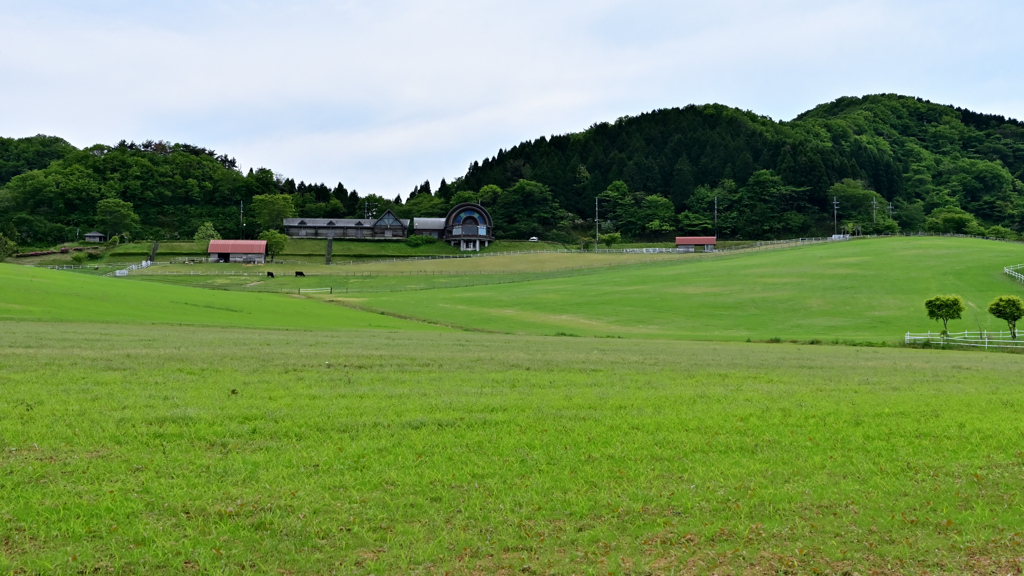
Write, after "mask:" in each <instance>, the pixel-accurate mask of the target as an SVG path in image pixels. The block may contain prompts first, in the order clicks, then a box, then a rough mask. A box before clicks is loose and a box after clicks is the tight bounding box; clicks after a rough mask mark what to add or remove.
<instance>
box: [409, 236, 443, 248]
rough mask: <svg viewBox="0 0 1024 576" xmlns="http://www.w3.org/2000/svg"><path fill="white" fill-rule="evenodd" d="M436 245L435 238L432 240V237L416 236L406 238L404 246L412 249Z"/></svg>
mask: <svg viewBox="0 0 1024 576" xmlns="http://www.w3.org/2000/svg"><path fill="white" fill-rule="evenodd" d="M436 243H437V238H434V237H433V236H419V235H416V236H409V237H408V238H406V239H405V244H406V246H410V247H412V248H419V247H420V246H426V245H427V244H436Z"/></svg>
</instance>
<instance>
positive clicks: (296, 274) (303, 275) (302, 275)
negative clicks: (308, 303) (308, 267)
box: [295, 272, 306, 278]
mask: <svg viewBox="0 0 1024 576" xmlns="http://www.w3.org/2000/svg"><path fill="white" fill-rule="evenodd" d="M299 276H301V277H303V278H305V277H306V275H305V274H303V273H302V272H296V273H295V277H296V278H298V277H299Z"/></svg>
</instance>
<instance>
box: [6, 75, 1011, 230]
mask: <svg viewBox="0 0 1024 576" xmlns="http://www.w3.org/2000/svg"><path fill="white" fill-rule="evenodd" d="M1022 178H1024V123H1021V122H1018V121H1015V120H1012V119H1007V118H1004V117H1002V116H993V115H985V114H979V113H975V112H971V111H969V110H964V109H960V108H953V107H950V106H943V105H938V104H933V103H931V102H928V101H925V100H921V99H918V98H910V97H904V96H897V95H876V96H866V97H863V98H841V99H839V100H836V101H834V102H830V103H828V104H824V105H821V106H818V107H816V108H814V109H813V110H810V111H808V112H805V113H804V114H801V115H800V116H799V117H797V118H796V119H795V120H792V121H789V122H778V121H775V120H772V119H771V118H768V117H765V116H759V115H757V114H754V113H753V112H749V111H742V110H738V109H735V108H729V107H726V106H722V105H717V104H711V105H703V106H687V107H685V108H672V109H664V110H656V111H653V112H650V113H646V114H641V115H639V116H636V117H623V118H620V119H618V120H616V121H615V122H613V123H599V124H595V125H594V126H592V127H590V128H589V129H587V130H586V131H584V132H580V133H573V134H565V135H558V136H552V137H550V138H546V137H542V138H538V139H536V140H532V141H528V142H523V143H521V144H519V145H517V146H515V147H513V148H511V149H509V150H499V151H498V153H497V154H496V155H495V156H493V157H491V158H486V159H484V160H483V161H479V162H473V164H472V165H471V166H470V167H469V169H468V170H467V172H466V173H465V174H463V175H461V176H459V177H457V178H455V179H454V180H452V181H451V182H448V181H446V180H442V181H441V182H440V184H439V185H438V186H437V187H436V188H434V187H432V186H431V183H430V182H429V181H425V182H423V183H422V184H419V185H417V186H415V187H414V189H413V190H412V191H410V192H409V193H408V194H406V196H405V199H404V200H403V198H402V196H401V195H398V196H396V197H394V198H386V197H383V196H379V195H375V194H368V195H366V196H362V195H360V194H359V193H358V192H357V191H356V190H349V189H347V188H346V187H345V186H344V185H343V184H341V183H338V184H337V185H334V186H329V185H326V184H323V183H306V182H303V181H299V182H298V183H296V181H295V180H294V179H292V178H288V177H284V176H282V175H279V174H276V173H275V172H274V171H272V170H271V169H268V168H260V169H256V170H249V171H247V172H242V171H239V170H238V168H237V165H236V162H235V160H234V159H233V158H230V157H228V156H227V155H224V154H218V153H217V152H215V151H213V150H208V149H205V148H201V147H197V146H193V145H189V144H170V143H167V142H162V141H147V142H143V143H141V144H135V143H134V142H125V141H122V142H119V143H118V144H117V145H115V146H106V145H96V146H92V147H89V148H85V149H81V150H79V149H77V148H75V147H74V146H71V145H70V144H69V143H67V142H66V141H64V140H62V139H60V138H57V137H53V136H35V137H31V138H21V139H9V138H0V235H3V236H4V237H5V239H6V240H7V241H8V242H17V243H19V244H22V245H25V246H41V245H52V244H56V243H61V242H67V241H72V240H75V239H76V238H78V237H80V236H81V234H84V233H85V232H87V231H88V230H86V229H93V228H95V229H98V230H100V231H101V232H105V233H111V234H118V235H122V236H127V237H129V238H135V239H154V240H162V239H190V238H194V237H195V236H196V235H197V233H198V232H200V231H201V229H202V230H203V231H204V232H203V234H201V235H204V236H208V235H209V229H212V230H213V231H214V233H217V234H220V235H222V236H224V237H243V236H244V237H249V238H254V237H256V236H257V235H258V234H260V233H262V232H264V231H267V230H274V229H278V230H279V229H280V228H281V223H280V218H281V217H283V216H282V215H288V216H299V217H306V218H318V217H321V218H344V217H349V218H367V217H370V218H372V217H376V216H379V215H380V214H382V213H383V212H384V211H385V210H388V209H390V210H393V211H394V212H395V213H396V214H397V215H398V216H399V217H401V218H415V217H440V216H444V215H445V214H446V213H447V211H448V210H449V209H450V208H451V207H452V206H454V205H455V204H458V203H460V202H465V201H474V202H479V203H481V204H483V205H484V206H485V207H487V208H488V209H489V210H490V211H491V213H492V216H493V217H494V220H495V232H496V234H497V235H498V236H499V237H501V238H518V239H525V238H529V237H531V236H540V237H543V238H545V239H551V240H556V241H563V242H573V241H577V240H578V239H579V238H584V237H590V236H591V235H592V233H593V230H594V210H595V202H596V203H597V205H598V207H599V209H600V214H601V217H600V220H601V222H600V228H601V231H602V233H604V234H620V235H621V236H622V237H626V238H631V239H638V240H665V239H668V238H671V237H672V236H673V235H676V234H716V235H718V236H719V237H721V238H724V239H775V238H785V237H795V236H822V235H830V234H832V233H833V232H835V231H839V232H847V233H864V234H868V233H891V232H896V231H908V232H913V231H919V230H926V231H933V232H954V233H965V234H978V235H989V236H997V237H1006V238H1014V237H1018V236H1019V234H1020V232H1021V231H1022V230H1024V184H1022V182H1021V180H1022ZM242 204H244V205H245V206H247V209H246V211H245V216H244V218H243V217H242V215H241V213H240V208H241V205H242ZM207 228H209V229H207Z"/></svg>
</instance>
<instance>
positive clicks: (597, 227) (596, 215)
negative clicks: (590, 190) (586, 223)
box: [594, 196, 601, 254]
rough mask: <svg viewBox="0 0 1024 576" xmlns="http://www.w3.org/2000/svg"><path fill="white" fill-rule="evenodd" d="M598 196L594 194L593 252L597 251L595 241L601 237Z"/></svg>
mask: <svg viewBox="0 0 1024 576" xmlns="http://www.w3.org/2000/svg"><path fill="white" fill-rule="evenodd" d="M597 202H598V197H597V196H594V253H595V254H596V253H597V242H598V240H600V239H601V219H600V218H601V216H600V209H599V208H598V207H597Z"/></svg>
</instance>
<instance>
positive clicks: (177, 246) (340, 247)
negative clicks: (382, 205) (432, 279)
mask: <svg viewBox="0 0 1024 576" xmlns="http://www.w3.org/2000/svg"><path fill="white" fill-rule="evenodd" d="M150 246H151V245H150ZM206 248H207V245H206V244H196V243H193V242H161V243H160V249H159V252H157V254H158V257H157V260H161V256H163V257H168V258H170V257H172V256H183V255H205V254H206ZM559 248H562V245H561V244H553V243H548V242H510V241H502V240H499V241H497V242H494V243H492V244H491V246H489V247H488V248H486V249H485V250H483V251H484V252H505V251H510V250H530V249H533V250H558V249H559ZM326 252H327V240H317V239H296V238H291V239H289V240H288V245H287V246H286V247H285V250H284V252H282V253H281V255H280V258H282V259H286V260H288V259H291V260H294V259H300V260H305V259H308V260H311V261H313V260H315V257H317V256H319V257H321V258H322V257H323V256H324V254H326ZM452 254H461V252H460V251H459V250H458V249H457V248H453V247H452V246H449V245H448V244H445V243H443V242H438V243H435V244H427V245H424V246H420V247H418V248H413V247H411V246H408V245H406V243H405V242H404V241H377V242H370V241H362V242H358V241H346V240H335V241H334V248H333V251H332V257H333V259H334V260H335V261H338V260H340V259H345V258H347V257H351V258H356V259H365V258H375V257H376V258H393V257H394V258H404V257H411V256H439V255H452Z"/></svg>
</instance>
